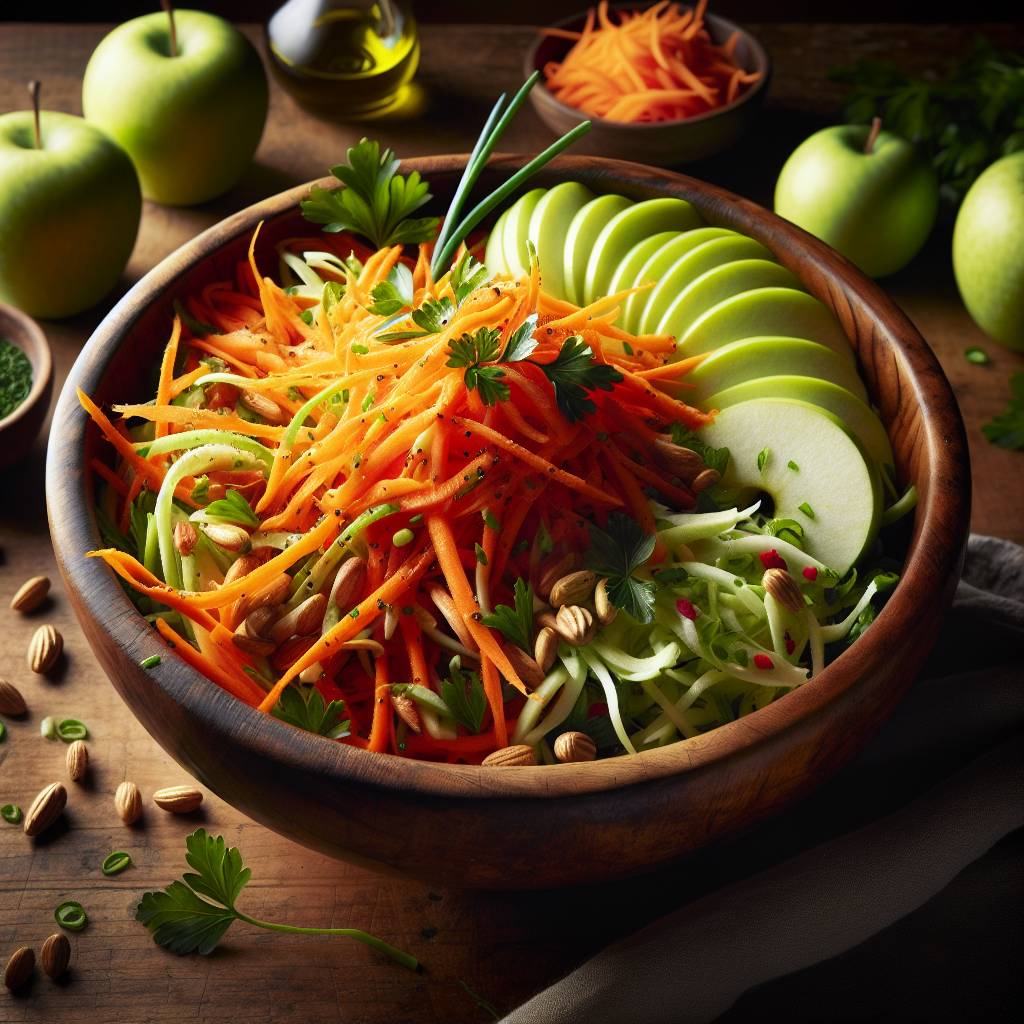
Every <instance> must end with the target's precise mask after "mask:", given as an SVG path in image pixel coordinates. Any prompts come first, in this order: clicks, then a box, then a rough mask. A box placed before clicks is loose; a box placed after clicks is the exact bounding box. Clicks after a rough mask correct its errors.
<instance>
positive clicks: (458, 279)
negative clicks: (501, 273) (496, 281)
mask: <svg viewBox="0 0 1024 1024" xmlns="http://www.w3.org/2000/svg"><path fill="white" fill-rule="evenodd" d="M490 279H491V278H490V274H488V273H487V268H486V267H485V266H484V265H483V264H482V263H478V262H477V261H476V260H475V259H474V258H473V254H472V253H471V252H468V251H467V252H466V253H464V254H463V257H462V259H461V260H459V262H458V263H457V264H456V265H455V269H454V270H453V271H452V276H451V286H452V291H453V292H454V293H455V305H456V306H461V305H462V304H463V303H464V302H465V301H466V299H468V298H469V297H470V295H472V294H473V292H475V291H476V290H477V289H478V288H483V287H484V285H486V284H487V282H488V281H489V280H490Z"/></svg>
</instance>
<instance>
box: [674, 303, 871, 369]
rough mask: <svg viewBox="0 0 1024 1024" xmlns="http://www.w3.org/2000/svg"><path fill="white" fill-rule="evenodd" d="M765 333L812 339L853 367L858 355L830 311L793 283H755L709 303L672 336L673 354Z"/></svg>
mask: <svg viewBox="0 0 1024 1024" xmlns="http://www.w3.org/2000/svg"><path fill="white" fill-rule="evenodd" d="M767 334H777V335H785V336H786V337H788V338H804V339H806V340H807V341H816V342H818V344H819V345H825V346H827V347H828V348H830V349H832V351H833V352H835V353H836V355H838V356H841V357H842V358H843V359H845V360H846V361H847V362H848V363H849V364H850V365H851V366H854V365H856V362H857V357H856V356H855V355H854V354H853V347H852V346H851V345H850V342H849V340H848V339H847V337H846V334H845V332H844V331H843V328H842V327H841V326H840V324H839V321H838V320H837V319H836V318H835V316H833V314H832V312H831V310H829V308H828V307H827V306H826V305H825V304H824V303H821V302H819V301H818V300H817V299H816V298H814V297H813V296H812V295H808V294H807V293H806V292H798V291H796V290H795V289H793V288H755V289H753V290H752V291H749V292H743V293H742V294H741V295H734V296H733V297H732V298H730V299H725V300H723V301H722V302H719V303H718V305H716V306H712V307H711V309H709V310H708V311H707V312H706V313H704V314H703V315H702V316H701V317H699V318H698V319H697V320H696V321H695V322H694V323H693V324H692V325H691V326H690V329H689V330H688V331H687V332H686V334H684V335H683V336H682V337H681V338H678V339H677V341H676V351H675V356H674V358H675V359H683V358H686V357H687V356H695V355H700V353H701V352H710V351H711V350H712V349H715V348H721V346H722V345H728V344H729V342H730V341H739V340H740V339H742V338H755V337H760V336H763V335H767Z"/></svg>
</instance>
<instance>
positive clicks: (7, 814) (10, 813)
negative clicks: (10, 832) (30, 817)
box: [0, 804, 21, 825]
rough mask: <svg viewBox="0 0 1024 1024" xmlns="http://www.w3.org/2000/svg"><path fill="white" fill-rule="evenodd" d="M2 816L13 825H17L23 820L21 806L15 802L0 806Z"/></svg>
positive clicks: (0, 816) (0, 815)
mask: <svg viewBox="0 0 1024 1024" xmlns="http://www.w3.org/2000/svg"><path fill="white" fill-rule="evenodd" d="M0 818H3V819H4V821H9V822H10V823H11V824H12V825H17V824H18V822H19V821H21V808H20V807H17V806H15V805H14V804H4V805H3V807H0Z"/></svg>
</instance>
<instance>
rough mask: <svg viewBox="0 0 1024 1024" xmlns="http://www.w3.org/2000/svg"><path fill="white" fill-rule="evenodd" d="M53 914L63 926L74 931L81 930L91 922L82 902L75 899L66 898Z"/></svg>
mask: <svg viewBox="0 0 1024 1024" xmlns="http://www.w3.org/2000/svg"><path fill="white" fill-rule="evenodd" d="M53 916H54V919H55V920H56V921H57V924H59V925H60V926H61V928H67V929H68V930H69V931H73V932H80V931H81V930H82V929H83V928H84V927H85V926H86V925H87V924H88V923H89V917H88V915H87V914H86V912H85V909H84V908H83V907H82V904H81V903H76V902H75V901H74V900H65V901H64V902H63V903H62V904H61V905H60V906H59V907H58V908H57V909H56V910H55V911H54V912H53Z"/></svg>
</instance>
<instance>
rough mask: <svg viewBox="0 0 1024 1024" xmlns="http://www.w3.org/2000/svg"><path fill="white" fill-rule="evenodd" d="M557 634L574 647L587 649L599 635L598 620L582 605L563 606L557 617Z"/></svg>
mask: <svg viewBox="0 0 1024 1024" xmlns="http://www.w3.org/2000/svg"><path fill="white" fill-rule="evenodd" d="M555 632H556V633H557V634H558V635H559V636H560V637H561V638H562V639H563V640H564V641H565V642H566V643H567V644H571V645H572V646H573V647H586V645H587V644H589V643H590V641H591V640H593V639H594V634H595V633H597V619H595V618H594V616H593V615H591V614H590V612H589V611H588V610H587V609H586V608H584V607H582V606H581V605H578V604H571V605H562V607H561V608H559V609H558V614H557V615H556V616H555Z"/></svg>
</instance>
